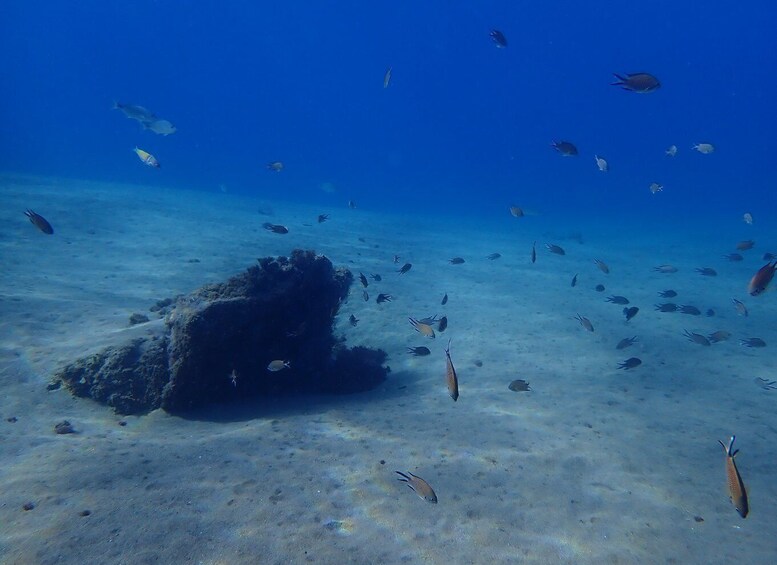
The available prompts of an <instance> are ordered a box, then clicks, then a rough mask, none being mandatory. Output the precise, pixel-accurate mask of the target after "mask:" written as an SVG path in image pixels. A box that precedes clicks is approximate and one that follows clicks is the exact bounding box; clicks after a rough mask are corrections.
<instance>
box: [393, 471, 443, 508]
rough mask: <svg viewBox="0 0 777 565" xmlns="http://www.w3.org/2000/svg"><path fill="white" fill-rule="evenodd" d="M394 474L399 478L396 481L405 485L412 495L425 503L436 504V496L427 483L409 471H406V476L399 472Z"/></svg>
mask: <svg viewBox="0 0 777 565" xmlns="http://www.w3.org/2000/svg"><path fill="white" fill-rule="evenodd" d="M395 472H396V473H397V475H399V476H400V478H399V479H397V480H398V481H402V482H404V483H405V484H407V486H409V487H410V489H411V490H412V491H413V492H414V493H416V494H417V495H418V496H420V497H421V498H423V499H424V500H425V501H426V502H431V503H432V504H437V495H436V494H435V493H434V490H433V489H432V487H431V486H430V485H429V483H427V482H426V481H425V480H423V479H422V478H421V477H419V476H418V475H414V474H413V473H411V472H410V471H408V472H407V474H405V473H402V472H401V471H395Z"/></svg>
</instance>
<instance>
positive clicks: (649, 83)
mask: <svg viewBox="0 0 777 565" xmlns="http://www.w3.org/2000/svg"><path fill="white" fill-rule="evenodd" d="M613 75H614V76H615V78H616V79H618V80H617V81H615V82H612V83H610V85H611V86H620V87H621V88H622V89H623V90H628V91H630V92H637V93H640V94H646V93H648V92H654V91H656V90H658V89H659V88H661V82H659V80H658V79H657V78H656V77H654V76H653V75H651V74H650V73H627V74H626V76H622V75H619V74H618V73H613Z"/></svg>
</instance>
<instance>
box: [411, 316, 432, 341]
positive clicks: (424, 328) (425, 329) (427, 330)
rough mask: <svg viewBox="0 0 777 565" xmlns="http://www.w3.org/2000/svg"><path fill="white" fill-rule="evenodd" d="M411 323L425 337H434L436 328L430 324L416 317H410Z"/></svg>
mask: <svg viewBox="0 0 777 565" xmlns="http://www.w3.org/2000/svg"><path fill="white" fill-rule="evenodd" d="M408 320H409V321H410V325H411V326H413V327H414V328H415V331H417V332H418V333H420V334H421V335H422V336H424V337H431V338H434V328H432V326H430V325H429V324H426V323H424V322H421V321H419V320H416V319H415V318H408Z"/></svg>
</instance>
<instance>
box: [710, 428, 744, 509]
mask: <svg viewBox="0 0 777 565" xmlns="http://www.w3.org/2000/svg"><path fill="white" fill-rule="evenodd" d="M736 437H737V436H731V441H729V442H728V447H726V444H725V443H723V442H722V441H720V440H718V443H719V444H720V445H722V446H723V450H724V451H725V452H726V476H727V478H728V494H729V496H730V497H731V502H732V504H733V505H734V508H736V509H737V512H739V515H740V516H742V518H747V512H748V510H749V507H748V505H747V491H745V484H744V483H743V482H742V477H740V476H739V470H738V469H737V464H736V463H735V462H734V457H736V455H737V453H739V450H738V449H736V450H733V447H734V440H735V439H736Z"/></svg>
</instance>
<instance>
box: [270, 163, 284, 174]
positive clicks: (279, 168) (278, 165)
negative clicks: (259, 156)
mask: <svg viewBox="0 0 777 565" xmlns="http://www.w3.org/2000/svg"><path fill="white" fill-rule="evenodd" d="M267 169H269V170H270V171H274V172H276V173H280V172H281V171H282V170H283V163H282V162H281V161H271V162H269V163H267Z"/></svg>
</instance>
